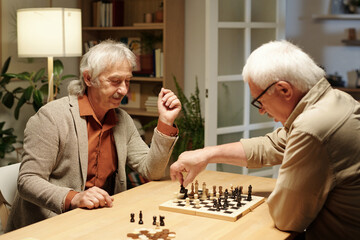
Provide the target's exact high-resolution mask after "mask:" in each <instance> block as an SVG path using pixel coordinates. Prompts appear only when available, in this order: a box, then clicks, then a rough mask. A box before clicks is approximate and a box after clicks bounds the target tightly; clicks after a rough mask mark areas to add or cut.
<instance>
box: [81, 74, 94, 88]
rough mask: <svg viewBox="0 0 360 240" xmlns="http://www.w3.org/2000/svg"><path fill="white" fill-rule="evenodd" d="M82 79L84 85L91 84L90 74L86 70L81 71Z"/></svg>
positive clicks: (89, 85)
mask: <svg viewBox="0 0 360 240" xmlns="http://www.w3.org/2000/svg"><path fill="white" fill-rule="evenodd" d="M83 79H84V82H85V84H86V86H88V87H91V86H92V84H91V76H90V75H89V72H88V71H84V72H83Z"/></svg>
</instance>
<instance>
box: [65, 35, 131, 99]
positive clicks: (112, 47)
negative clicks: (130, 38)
mask: <svg viewBox="0 0 360 240" xmlns="http://www.w3.org/2000/svg"><path fill="white" fill-rule="evenodd" d="M124 60H127V61H128V62H129V63H130V65H131V66H132V67H133V68H134V67H135V66H136V57H135V55H134V53H133V52H132V51H131V50H130V49H129V48H128V47H127V46H126V45H125V44H123V43H121V42H115V41H113V40H105V41H102V42H100V43H99V44H97V45H95V46H93V47H91V48H90V50H89V51H88V52H87V53H85V54H84V56H83V57H82V59H81V62H80V78H79V79H80V80H73V81H71V82H70V83H69V86H68V92H69V94H70V95H77V96H82V95H84V93H85V89H86V85H85V82H84V77H83V73H84V72H85V71H87V72H88V73H89V75H90V77H91V83H92V84H93V85H94V86H98V85H99V80H98V76H99V74H100V73H102V72H103V71H105V69H106V68H107V67H109V66H112V65H114V64H115V63H117V62H122V61H124Z"/></svg>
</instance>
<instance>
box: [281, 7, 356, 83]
mask: <svg viewBox="0 0 360 240" xmlns="http://www.w3.org/2000/svg"><path fill="white" fill-rule="evenodd" d="M286 4H287V6H286V38H287V39H288V40H291V41H292V42H294V43H295V44H298V45H299V46H300V47H302V48H303V49H304V50H305V52H307V53H309V54H310V55H311V56H312V57H313V59H314V60H315V61H316V62H317V63H318V64H319V65H322V66H324V67H325V70H326V72H327V73H328V74H334V73H335V72H337V73H338V74H339V75H341V76H342V77H343V79H344V80H345V81H346V83H347V84H349V85H350V86H354V84H355V77H356V75H355V72H354V70H355V69H359V68H360V47H359V46H345V45H344V44H342V43H341V40H342V39H346V38H347V32H346V29H347V28H355V29H356V30H357V38H358V39H360V34H359V33H360V28H359V24H360V20H321V21H319V20H317V21H316V20H314V19H313V18H312V15H314V14H318V15H319V14H329V13H330V11H329V10H330V0H317V1H313V0H302V1H298V0H287V1H286ZM348 80H349V81H348Z"/></svg>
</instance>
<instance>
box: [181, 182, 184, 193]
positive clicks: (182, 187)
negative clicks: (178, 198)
mask: <svg viewBox="0 0 360 240" xmlns="http://www.w3.org/2000/svg"><path fill="white" fill-rule="evenodd" d="M180 193H185V187H184V186H183V185H182V184H181V186H180Z"/></svg>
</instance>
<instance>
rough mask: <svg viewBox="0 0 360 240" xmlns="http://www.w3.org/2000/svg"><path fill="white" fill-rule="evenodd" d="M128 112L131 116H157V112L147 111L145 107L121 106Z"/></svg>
mask: <svg viewBox="0 0 360 240" xmlns="http://www.w3.org/2000/svg"><path fill="white" fill-rule="evenodd" d="M122 109H123V110H125V111H126V112H127V113H128V114H130V115H133V116H144V117H158V116H159V114H158V113H157V112H148V111H146V109H145V108H122Z"/></svg>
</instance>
